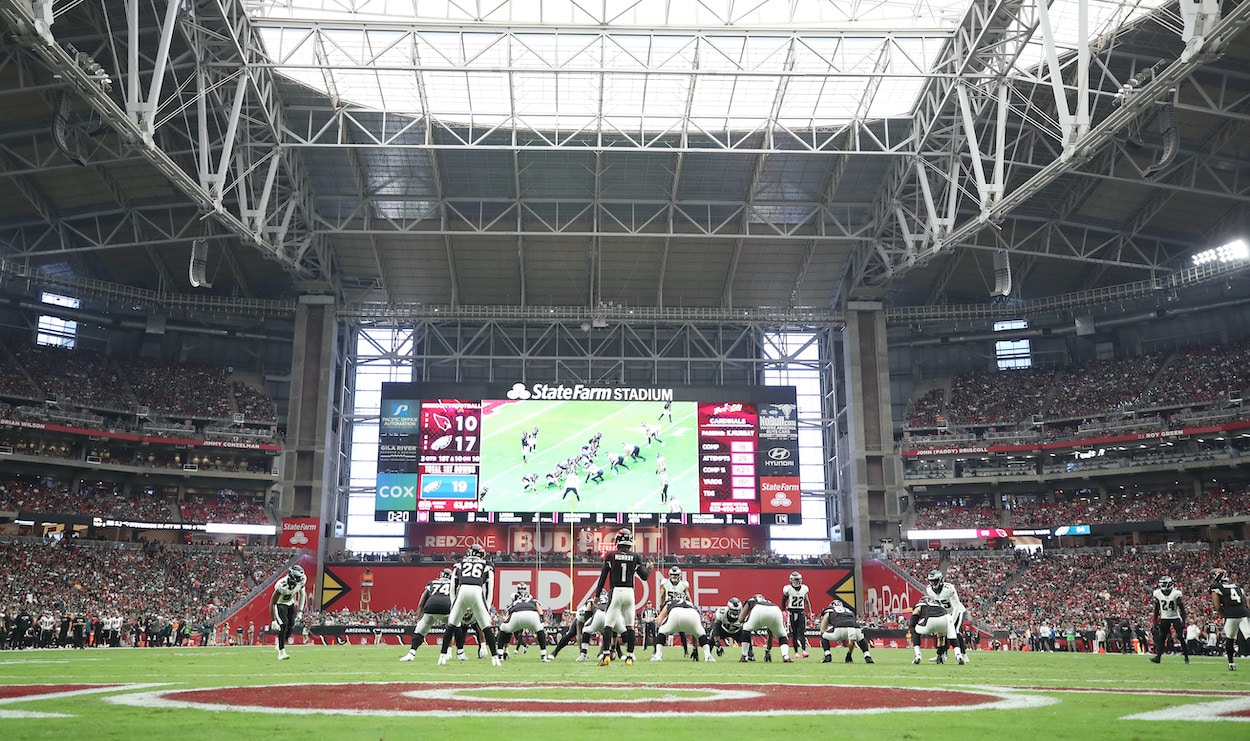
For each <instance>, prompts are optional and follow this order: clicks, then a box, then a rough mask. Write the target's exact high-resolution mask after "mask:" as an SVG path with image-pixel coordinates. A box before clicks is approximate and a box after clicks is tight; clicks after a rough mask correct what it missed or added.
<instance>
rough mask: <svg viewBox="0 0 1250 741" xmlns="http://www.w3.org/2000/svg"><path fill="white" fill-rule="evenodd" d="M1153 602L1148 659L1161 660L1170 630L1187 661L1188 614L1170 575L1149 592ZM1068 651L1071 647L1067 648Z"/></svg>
mask: <svg viewBox="0 0 1250 741" xmlns="http://www.w3.org/2000/svg"><path fill="white" fill-rule="evenodd" d="M1150 596H1151V601H1153V602H1154V607H1155V614H1154V629H1155V655H1154V656H1151V657H1150V660H1151V661H1153V662H1154V663H1156V664H1158V663H1159V662H1160V661H1162V660H1163V649H1164V648H1165V647H1166V646H1167V645H1168V643H1169V642H1170V641H1171V640H1172V631H1176V640H1177V642H1178V643H1180V644H1181V651H1182V652H1183V653H1184V654H1185V663H1186V664H1188V663H1189V646H1188V645H1186V643H1185V622H1186V621H1187V620H1189V616H1188V615H1186V614H1185V603H1184V602H1183V601H1182V600H1181V590H1180V589H1177V587H1176V582H1174V581H1173V580H1172V577H1170V576H1164V577H1161V578H1160V579H1159V588H1158V589H1156V590H1155V591H1154V592H1152V593H1151V594H1150ZM1068 650H1069V651H1070V650H1072V649H1068Z"/></svg>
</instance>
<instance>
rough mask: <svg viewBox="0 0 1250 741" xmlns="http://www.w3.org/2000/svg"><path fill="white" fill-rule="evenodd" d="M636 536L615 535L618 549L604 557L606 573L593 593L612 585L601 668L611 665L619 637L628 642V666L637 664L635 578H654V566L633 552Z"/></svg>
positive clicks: (604, 570)
mask: <svg viewBox="0 0 1250 741" xmlns="http://www.w3.org/2000/svg"><path fill="white" fill-rule="evenodd" d="M633 548H634V534H633V533H631V532H630V531H629V530H628V529H626V528H621V529H620V530H618V531H617V533H616V550H615V551H613V552H612V553H609V554H608V555H606V556H604V558H603V570H602V571H601V572H600V573H599V581H598V582H597V583H596V584H595V591H594V592H592V594H599V593H600V591H601V590H603V588H604V587H605V586H610V587H611V591H610V592H609V595H608V609H607V614H606V615H605V616H604V626H603V647H602V651H601V652H600V654H599V666H607V665H608V664H611V663H612V654H611V648H612V641H613V640H614V639H615V637H616V636H617V635H618V634H620V635H621V636H622V637H623V638H624V639H625V665H626V666H633V665H634V642H635V640H636V637H635V635H634V619H635V617H636V616H635V609H636V605H635V602H634V600H635V598H634V578H635V577H637V578H639V579H642V580H643V581H644V582H645V581H646V580H647V579H650V578H651V569H652V567H653V566H654V564H652V563H651V562H650V561H648V562H647V563H646V564H643V562H642V556H641V555H639V554H637V553H635V552H634V551H633Z"/></svg>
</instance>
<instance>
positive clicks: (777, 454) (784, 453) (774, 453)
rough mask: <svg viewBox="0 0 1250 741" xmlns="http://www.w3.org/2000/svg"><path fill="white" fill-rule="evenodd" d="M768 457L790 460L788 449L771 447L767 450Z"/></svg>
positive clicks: (776, 459)
mask: <svg viewBox="0 0 1250 741" xmlns="http://www.w3.org/2000/svg"><path fill="white" fill-rule="evenodd" d="M768 457H769V458H771V459H772V460H775V461H788V460H790V449H789V448H772V449H771V450H769V451H768Z"/></svg>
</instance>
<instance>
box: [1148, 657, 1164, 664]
mask: <svg viewBox="0 0 1250 741" xmlns="http://www.w3.org/2000/svg"><path fill="white" fill-rule="evenodd" d="M1160 661H1161V659H1160V658H1159V657H1158V656H1151V657H1150V663H1151V664H1158V663H1159V662H1160Z"/></svg>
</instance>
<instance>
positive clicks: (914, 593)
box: [860, 559, 938, 625]
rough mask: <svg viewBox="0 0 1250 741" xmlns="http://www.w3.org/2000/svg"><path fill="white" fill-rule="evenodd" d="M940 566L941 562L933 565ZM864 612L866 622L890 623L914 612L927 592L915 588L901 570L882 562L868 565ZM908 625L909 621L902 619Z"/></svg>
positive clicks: (865, 574) (862, 614)
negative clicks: (867, 620)
mask: <svg viewBox="0 0 1250 741" xmlns="http://www.w3.org/2000/svg"><path fill="white" fill-rule="evenodd" d="M937 565H938V561H937V559H934V560H933V566H934V568H936V567H937ZM864 595H865V599H864V609H863V610H861V611H860V616H861V617H862V618H865V619H875V620H880V621H882V624H885V623H888V622H890V621H891V620H892V619H895V618H896V616H898V615H902V614H903V613H908V612H911V608H912V607H913V606H914V605H916V603H918V602H919V601H920V600H921V598H923V597H924V592H922V591H920V590H919V589H917V588H916V587H914V586H912V584H911V582H909V581H907V579H905V578H903V577H902V576H901V575H899V573H898V572H897V571H895V570H894V569H892V568H890V567H889V566H887V565H886V564H885V563H883V562H881V561H865V562H864ZM901 621H902V624H903V625H906V624H907V618H906V617H903V618H901Z"/></svg>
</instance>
